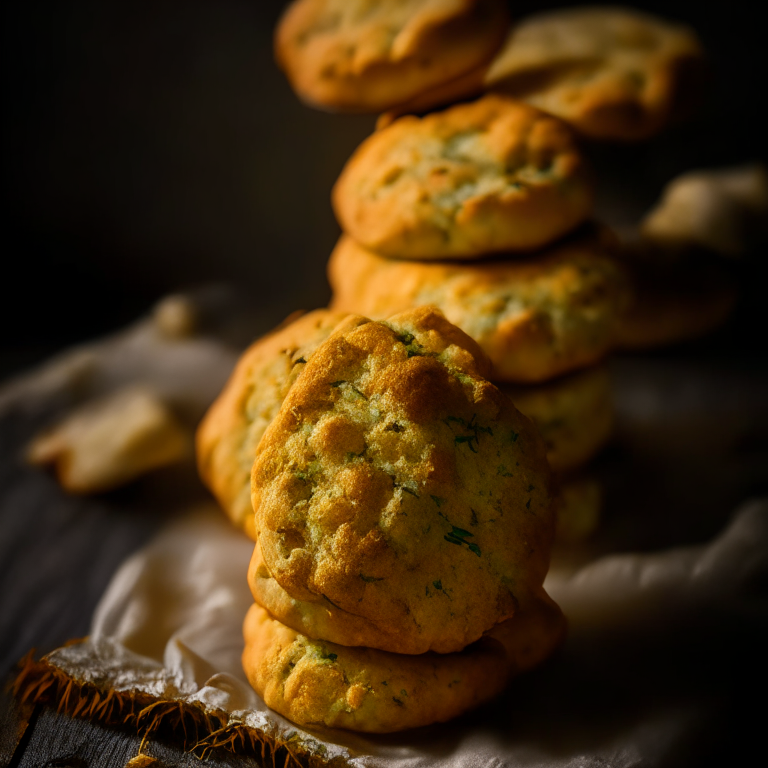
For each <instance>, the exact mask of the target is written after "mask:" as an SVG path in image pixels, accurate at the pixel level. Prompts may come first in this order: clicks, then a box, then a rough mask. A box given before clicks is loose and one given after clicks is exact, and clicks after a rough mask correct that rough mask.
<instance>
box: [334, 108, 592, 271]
mask: <svg viewBox="0 0 768 768" xmlns="http://www.w3.org/2000/svg"><path fill="white" fill-rule="evenodd" d="M333 205H334V210H335V211H336V216H337V217H338V219H339V223H340V224H341V227H342V229H343V230H344V231H345V232H346V233H347V234H349V235H351V236H352V237H353V238H354V239H355V240H357V241H358V242H359V243H360V244H361V245H364V246H365V247H367V248H371V249H372V250H375V251H377V252H378V253H381V254H383V255H386V256H392V257H396V258H413V259H441V258H476V257H479V256H483V255H485V254H488V253H493V252H497V251H507V250H510V251H525V250H532V249H534V248H539V247H541V246H543V245H546V244H547V243H550V242H552V241H553V240H556V239H557V238H559V237H560V236H561V235H564V234H565V233H566V232H569V231H570V230H571V229H573V228H574V227H576V226H577V225H578V224H580V223H581V222H582V221H584V219H586V218H587V216H589V214H590V212H591V209H592V181H591V174H590V173H589V171H588V169H587V165H586V161H585V160H584V159H583V158H582V156H581V154H580V153H579V150H578V148H577V146H576V143H575V141H574V138H573V136H572V134H571V131H570V130H569V129H568V127H567V126H566V125H565V124H564V123H562V122H561V121H559V120H557V119H556V118H553V117H551V116H549V115H545V114H544V113H542V112H539V111H538V110H537V109H533V108H532V107H529V106H528V105H526V104H523V103H521V102H517V101H513V100H512V99H507V98H503V97H499V96H485V97H483V98H481V99H478V100H477V101H474V102H471V103H467V104H458V105H456V106H453V107H450V108H449V109H446V110H444V111H442V112H432V113H431V114H428V115H426V116H425V117H421V118H419V117H415V116H413V115H406V116H404V117H401V118H399V119H397V120H395V121H394V122H393V123H391V124H390V125H388V126H387V127H386V128H383V129H382V130H379V131H376V132H375V133H374V134H373V135H371V136H369V137H368V138H367V139H366V140H365V141H364V142H363V143H362V144H361V145H360V146H359V147H358V149H357V150H356V151H355V153H354V154H353V155H352V157H351V158H350V160H349V161H348V162H347V165H346V166H345V168H344V170H343V171H342V173H341V176H340V177H339V180H338V181H337V182H336V185H335V187H334V189H333Z"/></svg>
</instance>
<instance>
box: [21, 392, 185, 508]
mask: <svg viewBox="0 0 768 768" xmlns="http://www.w3.org/2000/svg"><path fill="white" fill-rule="evenodd" d="M191 438H192V435H191V434H190V433H189V431H188V430H187V429H185V428H184V427H183V426H182V425H181V423H180V422H179V420H178V419H177V418H176V416H175V415H174V414H173V413H172V412H171V410H170V409H169V408H168V406H167V405H166V404H165V403H164V402H163V401H162V400H161V399H160V398H159V397H158V396H157V395H156V394H155V393H154V392H152V391H150V390H147V389H143V388H129V389H123V390H119V391H117V392H115V393H114V394H111V395H108V396H107V397H105V398H103V399H101V400H97V401H95V402H91V403H87V404H86V405H84V406H83V407H81V408H79V409H78V410H76V411H74V412H73V413H71V414H70V415H69V416H68V417H67V418H66V419H64V421H63V422H61V423H60V424H58V425H56V426H55V427H54V428H53V429H51V430H48V431H46V432H44V433H42V434H41V435H38V436H37V437H36V438H35V439H34V440H33V441H32V443H31V444H30V446H29V447H28V449H27V460H28V461H29V462H30V463H31V464H36V465H38V466H45V465H48V464H51V465H53V466H54V467H55V468H56V474H57V477H58V479H59V482H60V483H61V486H62V488H64V490H66V491H68V492H69V493H74V494H83V495H87V494H92V493H103V492H104V491H110V490H112V489H114V488H118V487H120V486H121V485H125V484H126V483H129V482H131V481H133V480H135V479H137V478H138V477H140V476H141V475H144V474H146V473H147V472H150V471H152V470H155V469H158V468H160V467H165V466H168V465H170V464H175V463H177V462H180V461H182V460H183V459H186V458H188V457H189V455H190V453H191V442H192V440H191Z"/></svg>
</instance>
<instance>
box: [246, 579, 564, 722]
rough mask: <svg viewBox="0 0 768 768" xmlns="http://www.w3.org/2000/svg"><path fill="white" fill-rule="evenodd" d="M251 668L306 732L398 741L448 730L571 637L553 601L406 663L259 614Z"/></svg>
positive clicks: (544, 599) (252, 633) (534, 602)
mask: <svg viewBox="0 0 768 768" xmlns="http://www.w3.org/2000/svg"><path fill="white" fill-rule="evenodd" d="M243 633H244V635H245V650H244V652H243V668H244V669H245V673H246V676H247V677H248V680H249V681H250V683H251V685H252V686H253V687H254V688H255V689H256V691H257V692H258V693H259V695H260V696H261V697H262V698H263V699H264V701H265V702H266V704H267V705H268V706H270V707H272V709H274V710H276V711H278V712H279V713H280V714H282V715H284V716H285V717H287V718H289V719H291V720H293V721H294V722H295V723H299V724H300V725H308V726H319V725H325V726H330V727H335V728H347V729H350V730H355V731H367V732H370V733H388V732H392V731H399V730H403V729H406V728H415V727H417V726H421V725H428V724H430V723H435V722H442V721H444V720H448V719H450V718H452V717H455V716H457V715H459V714H461V713H462V712H465V711H466V710H468V709H471V708H473V707H475V706H477V705H479V704H481V703H483V702H484V701H487V700H488V699H490V698H492V697H493V696H495V695H496V694H498V693H500V692H501V691H502V690H503V688H504V687H505V686H506V685H507V683H508V682H509V680H510V679H511V678H512V677H514V676H515V675H517V674H520V673H521V672H524V671H526V670H528V669H530V668H532V667H534V666H536V665H537V664H539V663H541V662H542V661H543V660H544V659H546V658H547V657H548V656H549V655H551V653H552V652H553V651H554V650H555V648H557V646H558V645H559V644H560V643H561V642H562V640H563V637H564V635H565V620H564V618H563V615H562V613H561V612H560V609H559V608H558V607H557V605H555V603H554V602H552V600H550V599H549V597H548V596H547V595H546V594H545V593H544V592H543V590H542V592H541V593H540V594H539V595H537V596H536V597H533V598H532V599H530V600H529V601H527V602H526V603H524V604H522V606H521V609H520V610H519V611H518V612H517V613H516V614H515V616H514V617H513V618H512V619H509V620H508V621H505V622H504V623H502V624H500V625H498V626H497V627H495V628H494V629H492V630H491V631H490V632H489V633H488V634H487V635H486V636H485V637H483V638H482V639H480V640H478V641H477V642H476V643H473V644H472V645H470V646H469V647H468V648H466V649H464V650H463V651H460V652H457V653H450V654H437V653H425V654H421V655H418V656H403V655H401V654H396V653H388V652H386V651H378V650H375V649H371V648H360V647H354V648H353V647H348V646H343V645H336V644H334V643H330V642H327V641H324V640H313V639H312V638H310V637H307V636H306V635H303V634H300V633H298V632H296V631H295V630H293V629H290V628H289V627H286V626H285V625H283V624H281V623H280V622H278V621H277V620H276V619H274V618H273V617H271V616H270V615H269V613H268V612H267V611H265V610H264V609H263V608H261V606H259V605H253V606H252V607H251V608H250V610H249V612H248V614H247V615H246V619H245V624H244V627H243Z"/></svg>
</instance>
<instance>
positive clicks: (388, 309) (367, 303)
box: [328, 230, 628, 383]
mask: <svg viewBox="0 0 768 768" xmlns="http://www.w3.org/2000/svg"><path fill="white" fill-rule="evenodd" d="M615 245H616V243H615V240H614V238H613V237H612V236H610V235H609V234H608V233H607V232H605V231H604V230H599V231H597V232H595V231H590V232H587V233H584V234H579V235H578V236H574V237H573V238H570V239H568V240H567V241H564V242H562V243H560V244H558V245H557V246H554V247H552V248H550V249H548V250H547V251H545V252H543V253H539V254H536V255H535V256H532V257H529V258H525V259H522V258H519V257H516V258H514V257H507V258H504V259H498V260H493V261H486V262H478V263H472V264H454V263H451V262H432V263H419V262H412V261H411V262H409V261H396V260H392V259H386V258H383V257H381V256H378V255H377V254H375V253H373V252H372V251H369V250H366V249H365V248H363V247H361V246H360V245H358V244H357V243H355V242H354V240H352V239H351V238H349V237H342V239H341V240H340V241H339V243H338V245H337V246H336V249H335V250H334V252H333V254H332V256H331V260H330V263H329V266H328V275H329V280H330V282H331V286H332V288H333V300H332V307H333V308H334V309H337V310H346V311H349V312H359V313H360V314H363V315H366V316H367V317H374V318H382V317H388V316H390V315H392V314H394V313H396V312H402V311H403V310H405V309H408V308H410V307H416V306H421V305H433V306H436V307H438V308H439V309H440V310H441V311H442V312H444V313H445V316H446V317H447V318H448V319H449V320H450V321H451V322H452V323H455V324H456V325H458V326H459V327H460V328H461V329H462V330H464V331H465V332H466V333H468V334H469V335H470V336H471V337H472V338H474V339H475V340H476V341H477V342H478V343H479V344H480V346H481V347H482V348H483V349H484V350H485V352H486V353H487V354H488V355H489V357H490V358H491V360H492V361H493V364H494V372H493V378H494V380H495V381H511V382H521V383H533V382H539V381H545V380H547V379H550V378H552V377H554V376H558V375H560V374H562V373H566V372H568V371H572V370H575V369H577V368H581V367H585V366H588V365H591V364H593V363H595V362H597V361H598V360H600V359H601V358H602V357H603V356H604V355H605V354H606V353H607V352H608V351H609V349H610V348H611V346H612V344H613V342H614V338H615V335H616V332H617V329H618V323H619V318H620V316H621V314H622V313H623V312H624V310H625V307H626V305H627V302H628V290H627V281H626V276H625V273H624V269H623V266H622V264H621V263H620V262H619V261H618V260H617V259H616V258H615V257H614V255H613V248H614V247H615Z"/></svg>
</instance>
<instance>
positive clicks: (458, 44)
mask: <svg viewBox="0 0 768 768" xmlns="http://www.w3.org/2000/svg"><path fill="white" fill-rule="evenodd" d="M508 22H509V17H508V14H507V10H506V4H505V3H504V2H503V0H401V2H397V3H391V2H388V3H374V2H370V0H297V2H294V3H292V4H291V5H290V6H289V7H288V9H287V11H286V12H285V14H284V15H283V17H282V19H281V20H280V23H279V25H278V27H277V31H276V33H275V55H276V58H277V61H278V64H279V65H280V67H281V68H282V69H283V70H284V72H285V73H286V75H287V77H288V80H289V81H290V83H291V85H292V87H293V88H294V90H295V91H296V93H297V94H298V95H299V96H300V97H301V98H302V99H303V100H304V101H306V102H308V103H310V104H312V105H314V106H318V107H321V108H326V109H332V110H342V111H353V112H382V111H384V110H387V109H391V108H392V107H395V106H397V105H399V104H401V103H403V102H407V101H411V100H412V99H420V100H421V101H422V102H423V101H424V99H425V98H428V92H430V91H432V90H435V89H437V90H439V89H440V87H441V86H443V85H444V84H446V83H450V82H452V81H454V80H456V79H458V78H461V77H462V76H463V75H465V74H466V73H468V72H470V71H471V70H475V69H477V68H478V67H480V66H482V65H484V64H487V63H488V62H489V61H490V60H491V59H492V57H493V55H494V54H495V53H496V51H497V50H498V49H499V46H500V45H501V44H502V42H503V41H504V37H505V35H506V32H507V28H508Z"/></svg>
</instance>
